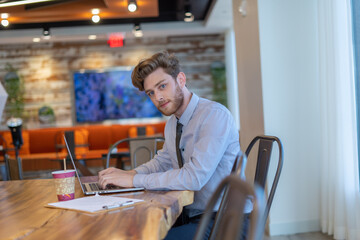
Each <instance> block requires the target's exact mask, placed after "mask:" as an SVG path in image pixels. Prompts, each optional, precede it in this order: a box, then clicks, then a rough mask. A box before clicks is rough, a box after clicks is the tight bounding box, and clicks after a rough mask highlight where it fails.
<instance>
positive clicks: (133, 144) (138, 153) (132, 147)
mask: <svg viewBox="0 0 360 240" xmlns="http://www.w3.org/2000/svg"><path fill="white" fill-rule="evenodd" d="M164 141H165V138H164V137H160V136H152V137H137V138H125V139H121V140H119V141H117V142H116V143H114V144H113V145H112V146H111V147H110V148H109V150H108V153H107V156H106V168H108V167H109V165H110V157H111V154H112V151H113V149H115V148H117V146H118V145H120V144H122V143H127V144H128V147H129V152H130V159H131V168H132V169H133V168H136V167H137V166H139V165H141V164H144V163H146V162H147V161H149V160H151V159H152V158H153V157H154V156H155V154H156V152H157V150H158V149H159V148H162V144H161V143H163V142H164Z"/></svg>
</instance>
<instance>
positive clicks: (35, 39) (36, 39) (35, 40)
mask: <svg viewBox="0 0 360 240" xmlns="http://www.w3.org/2000/svg"><path fill="white" fill-rule="evenodd" d="M40 40H41V39H40V38H38V37H36V38H33V42H40Z"/></svg>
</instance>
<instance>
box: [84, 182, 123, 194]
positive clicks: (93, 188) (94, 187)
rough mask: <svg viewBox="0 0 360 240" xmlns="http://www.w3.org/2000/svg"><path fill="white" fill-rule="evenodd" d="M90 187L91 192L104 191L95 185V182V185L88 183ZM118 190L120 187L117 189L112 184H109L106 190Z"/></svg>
mask: <svg viewBox="0 0 360 240" xmlns="http://www.w3.org/2000/svg"><path fill="white" fill-rule="evenodd" d="M88 185H89V187H90V190H91V191H93V192H95V191H99V190H104V189H103V188H102V187H101V186H100V185H99V184H98V183H95V182H94V183H88ZM84 187H85V186H84ZM85 188H86V187H85ZM116 188H119V187H117V186H115V185H112V184H108V185H107V186H106V188H105V189H116Z"/></svg>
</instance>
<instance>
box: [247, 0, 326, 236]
mask: <svg viewBox="0 0 360 240" xmlns="http://www.w3.org/2000/svg"><path fill="white" fill-rule="evenodd" d="M249 11H251V9H249ZM258 14H259V34H260V55H261V69H262V70H261V71H262V84H263V105H264V128H265V134H267V135H275V136H278V137H279V138H280V139H281V141H282V143H283V146H284V166H283V171H282V175H281V178H280V182H279V185H278V189H277V192H276V194H275V198H274V202H273V206H272V208H271V211H270V225H269V226H270V234H271V235H279V234H292V233H298V232H310V231H317V230H319V229H320V221H319V218H320V208H319V206H320V177H319V175H320V158H321V154H320V126H321V122H320V104H319V103H320V98H319V81H318V71H319V69H318V38H317V1H314V0H302V1H298V0H272V1H268V0H258Z"/></svg>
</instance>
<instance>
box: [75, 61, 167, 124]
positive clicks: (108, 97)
mask: <svg viewBox="0 0 360 240" xmlns="http://www.w3.org/2000/svg"><path fill="white" fill-rule="evenodd" d="M131 72H132V68H131V67H123V68H116V69H105V70H101V71H100V70H99V71H90V70H89V71H79V72H75V73H74V75H73V78H74V100H75V115H76V122H78V123H86V122H101V121H104V120H110V119H112V120H116V119H129V118H153V117H161V116H162V114H161V113H160V112H159V111H158V110H157V109H156V107H155V106H154V105H153V103H152V102H151V100H150V99H149V97H148V96H147V95H146V94H145V93H144V92H140V91H139V90H138V89H137V88H135V87H134V86H133V85H132V82H131Z"/></svg>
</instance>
